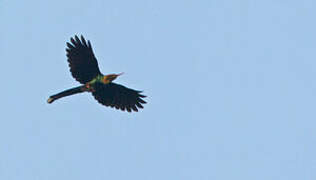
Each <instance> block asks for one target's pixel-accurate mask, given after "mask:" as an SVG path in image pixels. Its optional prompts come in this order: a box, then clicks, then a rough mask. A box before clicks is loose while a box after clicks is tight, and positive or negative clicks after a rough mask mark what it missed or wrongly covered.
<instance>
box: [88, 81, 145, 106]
mask: <svg viewBox="0 0 316 180" xmlns="http://www.w3.org/2000/svg"><path fill="white" fill-rule="evenodd" d="M94 90H95V91H93V92H92V95H93V96H94V98H95V99H96V100H97V101H98V102H99V103H100V104H103V105H105V106H110V107H112V108H114V107H115V108H116V109H121V110H122V111H125V109H126V110H127V111H128V112H131V111H132V110H133V111H136V112H137V111H138V109H137V108H143V106H142V104H145V103H146V102H145V101H144V100H143V99H142V98H144V97H146V96H144V95H142V94H140V93H141V91H136V90H133V89H129V88H127V87H125V86H122V85H119V84H115V83H109V84H102V83H96V84H95V86H94Z"/></svg>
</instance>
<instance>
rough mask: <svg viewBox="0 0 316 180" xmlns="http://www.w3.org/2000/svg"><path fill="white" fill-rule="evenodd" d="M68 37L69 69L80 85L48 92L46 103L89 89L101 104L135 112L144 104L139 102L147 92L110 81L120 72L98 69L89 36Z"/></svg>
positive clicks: (142, 101) (141, 101)
mask: <svg viewBox="0 0 316 180" xmlns="http://www.w3.org/2000/svg"><path fill="white" fill-rule="evenodd" d="M70 41H71V43H68V42H67V48H66V52H67V57H68V63H69V67H70V72H71V74H72V76H73V77H74V78H75V79H76V80H77V81H78V82H80V83H81V84H82V85H81V86H78V87H75V88H71V89H68V90H65V91H62V92H60V93H58V94H55V95H52V96H50V97H49V98H48V100H47V102H48V103H52V102H54V101H55V100H57V99H59V98H62V97H66V96H70V95H74V94H77V93H83V92H90V93H92V95H93V96H94V98H95V99H96V100H97V101H98V102H99V103H100V104H102V105H104V106H110V107H112V108H116V109H120V110H122V111H125V110H126V111H128V112H132V111H136V112H137V111H138V108H143V106H142V104H145V103H146V102H145V101H144V100H143V98H145V97H146V96H144V95H142V94H141V92H142V91H137V90H133V89H130V88H127V87H125V86H122V85H120V84H116V83H113V82H112V81H113V80H115V79H116V78H117V77H118V76H120V75H122V74H123V73H119V74H108V75H103V74H102V73H101V72H100V69H99V66H98V62H97V59H96V57H95V56H94V53H93V50H92V46H91V44H90V41H89V40H88V41H86V40H85V39H84V37H83V36H82V35H81V38H80V39H79V38H78V36H77V35H75V37H74V38H70Z"/></svg>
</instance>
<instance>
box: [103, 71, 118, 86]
mask: <svg viewBox="0 0 316 180" xmlns="http://www.w3.org/2000/svg"><path fill="white" fill-rule="evenodd" d="M122 74H123V73H119V74H108V75H106V76H103V79H102V81H103V83H104V84H108V83H110V82H112V81H114V80H115V79H116V78H117V77H119V76H120V75H122Z"/></svg>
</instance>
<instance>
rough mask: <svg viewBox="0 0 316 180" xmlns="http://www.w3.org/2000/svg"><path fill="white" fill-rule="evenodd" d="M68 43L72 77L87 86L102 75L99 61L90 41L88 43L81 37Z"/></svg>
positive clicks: (76, 37)
mask: <svg viewBox="0 0 316 180" xmlns="http://www.w3.org/2000/svg"><path fill="white" fill-rule="evenodd" d="M70 41H71V43H68V42H67V48H66V51H67V57H68V62H69V67H70V72H71V74H72V76H73V77H74V78H75V79H76V80H77V81H79V82H80V83H81V84H85V83H87V82H89V81H91V80H92V79H93V78H95V77H96V76H97V75H99V74H101V72H100V70H99V66H98V62H97V59H96V58H95V56H94V54H93V51H92V46H91V44H90V41H88V43H87V42H86V40H85V39H84V37H83V36H81V40H80V39H79V38H78V36H75V38H70Z"/></svg>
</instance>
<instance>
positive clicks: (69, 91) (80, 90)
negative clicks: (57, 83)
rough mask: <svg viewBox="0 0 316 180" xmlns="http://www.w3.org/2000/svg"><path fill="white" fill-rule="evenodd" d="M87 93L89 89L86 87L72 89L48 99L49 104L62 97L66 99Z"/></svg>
mask: <svg viewBox="0 0 316 180" xmlns="http://www.w3.org/2000/svg"><path fill="white" fill-rule="evenodd" d="M85 91H87V88H86V87H85V86H79V87H75V88H71V89H68V90H65V91H62V92H60V93H58V94H54V95H52V96H50V97H49V98H48V99H47V103H49V104H50V103H52V102H54V101H55V100H57V99H59V98H62V97H65V96H70V95H73V94H78V93H82V92H85Z"/></svg>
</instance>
